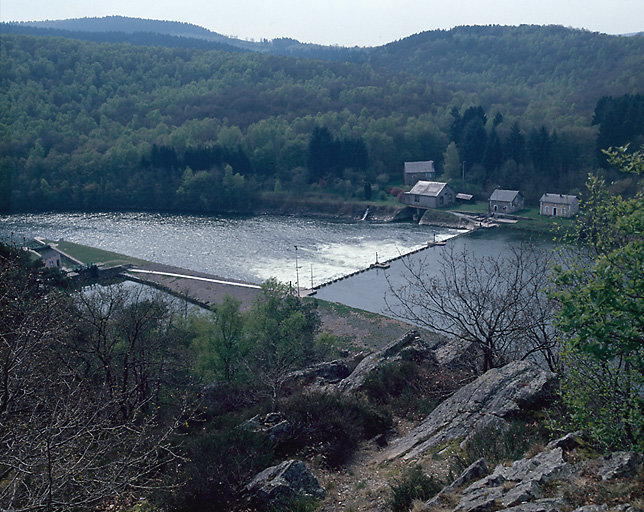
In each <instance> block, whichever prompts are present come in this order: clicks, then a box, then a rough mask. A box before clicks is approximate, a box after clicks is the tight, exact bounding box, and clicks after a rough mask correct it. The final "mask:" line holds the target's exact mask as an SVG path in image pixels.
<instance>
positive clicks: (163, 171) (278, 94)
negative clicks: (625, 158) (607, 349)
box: [0, 17, 644, 212]
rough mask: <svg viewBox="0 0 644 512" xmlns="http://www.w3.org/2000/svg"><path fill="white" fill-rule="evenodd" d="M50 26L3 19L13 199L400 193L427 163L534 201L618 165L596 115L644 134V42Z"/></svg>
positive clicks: (222, 208) (134, 200)
mask: <svg viewBox="0 0 644 512" xmlns="http://www.w3.org/2000/svg"><path fill="white" fill-rule="evenodd" d="M36 25H37V27H32V26H29V25H28V24H3V25H2V26H1V27H0V29H1V30H0V31H1V32H2V35H1V36H0V37H2V48H3V54H2V59H3V64H4V66H3V77H2V78H3V82H2V83H3V88H4V90H5V91H6V94H4V95H3V97H2V103H0V121H1V122H2V125H3V128H4V130H5V131H4V133H5V135H4V136H3V140H2V141H1V142H2V146H1V147H0V150H1V151H2V155H3V159H4V160H3V162H4V164H3V167H2V174H1V175H0V183H3V184H5V186H3V187H2V189H3V194H2V195H0V209H2V210H9V211H12V210H16V209H22V210H25V209H42V208H48V209H51V208H53V209H60V208H77V209H87V208H90V209H96V208H99V209H114V208H134V209H141V208H144V209H154V210H158V209H164V210H166V211H167V210H175V211H177V210H179V211H198V212H226V211H234V212H239V211H261V210H262V208H263V207H264V206H265V205H266V204H274V203H275V202H276V201H288V200H289V198H292V197H295V196H297V198H298V199H302V198H304V199H305V200H308V199H309V198H310V199H311V200H315V201H326V202H329V199H330V198H333V199H341V200H347V199H350V200H363V201H378V202H380V203H387V202H395V201H396V197H397V194H398V192H399V189H398V188H397V187H399V186H400V185H401V169H402V165H403V163H404V162H405V161H415V160H434V162H435V164H436V168H437V169H438V171H439V173H441V172H442V179H444V180H446V181H450V180H453V181H454V180H455V181H458V180H459V178H460V177H461V171H462V169H463V168H464V167H465V170H466V176H467V178H468V179H467V183H465V184H462V183H460V184H459V187H460V188H462V189H463V191H466V192H468V193H473V194H475V195H478V196H479V197H483V198H484V197H486V195H487V194H489V191H490V190H492V189H493V188H494V187H497V186H499V185H502V186H504V187H506V188H521V189H522V190H523V191H524V192H525V194H526V198H527V199H528V201H529V202H530V201H532V202H534V201H537V200H538V198H539V197H540V195H541V194H542V193H543V192H544V190H545V189H546V188H547V189H548V190H553V191H556V192H560V193H576V192H578V191H579V190H580V188H581V186H582V184H583V181H584V179H585V176H586V173H587V172H588V171H589V170H591V169H593V168H596V167H598V166H599V165H602V164H603V162H602V160H601V159H600V158H598V157H600V156H601V153H600V152H599V151H598V150H599V149H601V148H603V147H606V146H604V145H602V146H601V147H600V146H599V145H598V144H599V142H598V139H597V131H598V130H597V126H595V125H599V133H600V134H602V137H601V144H604V143H606V142H608V143H610V144H611V145H617V144H623V143H625V142H628V141H633V142H634V144H636V143H637V137H641V136H642V129H641V120H640V118H641V117H642V115H641V109H640V107H639V105H640V103H641V95H639V93H640V92H641V85H640V84H641V83H644V39H643V38H641V37H616V36H606V35H602V34H596V33H590V32H584V31H580V30H573V29H567V28H563V27H537V26H520V27H495V26H492V27H459V28H455V29H452V30H449V31H431V32H424V33H422V34H417V35H414V36H411V37H409V38H406V39H403V40H401V41H396V42H392V43H390V44H388V45H384V46H381V47H375V48H336V47H318V46H316V45H301V44H300V43H298V42H297V41H293V40H284V39H282V40H279V39H278V40H273V41H261V42H251V41H240V40H235V39H234V38H227V37H225V36H222V35H219V34H215V33H211V32H209V31H207V30H206V29H203V28H200V27H196V26H194V25H188V24H183V23H174V22H161V21H151V20H136V19H128V18H119V17H111V18H100V19H85V20H67V21H60V22H42V23H39V24H36ZM72 30H73V31H72ZM27 34H31V35H27ZM54 35H55V36H56V37H54ZM79 39H91V40H92V41H87V40H79ZM318 50H320V52H322V53H318ZM279 54H282V55H279ZM285 55H297V56H298V57H289V56H285ZM304 57H312V58H304ZM599 105H601V109H600V110H597V108H598V107H596V106H599ZM624 113H628V114H627V117H624ZM627 118H628V119H627ZM620 120H622V121H620ZM620 123H621V125H619V126H616V124H620ZM622 125H623V126H622ZM609 131H610V132H612V134H611V133H609V134H608V135H607V136H604V135H605V134H606V133H608V132H609ZM614 134H617V135H616V136H613V135H614ZM464 162H465V164H464Z"/></svg>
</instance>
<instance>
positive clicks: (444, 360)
mask: <svg viewBox="0 0 644 512" xmlns="http://www.w3.org/2000/svg"><path fill="white" fill-rule="evenodd" d="M434 358H435V359H436V363H437V364H438V365H439V366H442V367H443V368H446V369H448V370H457V371H466V372H470V373H475V374H478V373H480V371H481V370H482V368H481V366H482V363H483V351H482V350H481V348H480V345H478V344H477V343H474V342H472V341H466V340H463V339H459V338H452V339H450V340H448V341H446V342H445V343H443V344H441V345H439V346H438V347H437V348H436V349H435V350H434Z"/></svg>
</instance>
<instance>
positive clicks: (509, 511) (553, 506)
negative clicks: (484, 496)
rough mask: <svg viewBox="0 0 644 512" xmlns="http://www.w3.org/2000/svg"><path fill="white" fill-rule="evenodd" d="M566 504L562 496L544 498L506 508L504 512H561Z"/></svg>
mask: <svg viewBox="0 0 644 512" xmlns="http://www.w3.org/2000/svg"><path fill="white" fill-rule="evenodd" d="M565 506H566V503H565V502H564V501H563V500H562V499H560V498H544V499H541V500H537V501H529V502H527V503H521V504H520V505H516V506H514V507H509V508H506V509H504V512H560V511H561V510H563V509H564V507H565Z"/></svg>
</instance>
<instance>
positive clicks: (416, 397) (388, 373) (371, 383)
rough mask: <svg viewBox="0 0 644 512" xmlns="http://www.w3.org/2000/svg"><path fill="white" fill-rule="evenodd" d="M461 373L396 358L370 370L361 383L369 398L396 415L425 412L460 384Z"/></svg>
mask: <svg viewBox="0 0 644 512" xmlns="http://www.w3.org/2000/svg"><path fill="white" fill-rule="evenodd" d="M462 379H463V375H461V374H460V373H457V372H448V371H446V370H445V369H441V368H434V367H429V366H427V365H422V364H420V363H416V362H413V361H406V360H403V361H396V362H394V363H390V364H388V365H386V366H383V367H382V368H380V369H378V370H377V371H375V372H373V373H372V374H371V375H370V376H369V378H368V379H367V380H366V382H365V384H364V391H365V394H366V395H367V397H368V398H369V400H371V401H372V402H375V403H377V404H379V405H389V406H390V407H391V408H392V410H393V411H394V412H395V413H396V414H399V415H406V416H414V417H417V416H422V417H424V416H425V415H427V414H429V413H430V412H431V411H432V410H433V409H434V408H435V407H436V406H437V405H438V404H440V403H441V402H442V401H443V400H444V399H445V398H446V397H448V396H449V395H451V394H452V393H453V392H454V391H456V390H457V389H458V388H459V387H460V386H461V385H462Z"/></svg>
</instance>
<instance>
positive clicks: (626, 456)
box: [598, 452, 642, 480]
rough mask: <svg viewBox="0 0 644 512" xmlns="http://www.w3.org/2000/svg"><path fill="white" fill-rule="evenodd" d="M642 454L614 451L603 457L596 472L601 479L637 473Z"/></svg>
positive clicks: (624, 476) (623, 476)
mask: <svg viewBox="0 0 644 512" xmlns="http://www.w3.org/2000/svg"><path fill="white" fill-rule="evenodd" d="M641 465H642V456H641V455H639V454H637V453H635V452H614V453H611V454H609V455H607V456H605V457H604V460H603V461H602V465H601V466H600V467H599V470H598V474H599V476H600V477H601V479H602V480H612V479H614V478H626V477H630V476H633V475H634V474H635V473H637V471H638V469H639V468H640V466H641Z"/></svg>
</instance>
